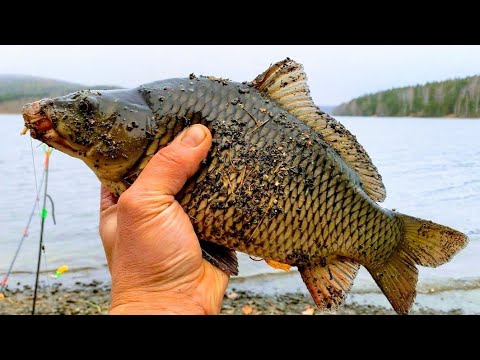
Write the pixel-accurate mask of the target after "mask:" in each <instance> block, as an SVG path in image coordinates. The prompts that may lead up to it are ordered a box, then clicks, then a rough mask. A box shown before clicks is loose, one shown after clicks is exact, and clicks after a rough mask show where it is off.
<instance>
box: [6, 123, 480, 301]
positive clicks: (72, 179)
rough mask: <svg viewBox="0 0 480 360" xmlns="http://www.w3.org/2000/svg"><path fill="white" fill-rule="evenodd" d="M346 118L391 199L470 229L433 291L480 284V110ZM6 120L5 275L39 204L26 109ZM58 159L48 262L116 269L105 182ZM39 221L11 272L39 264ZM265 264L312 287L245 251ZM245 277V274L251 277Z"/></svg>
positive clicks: (39, 158) (423, 278)
mask: <svg viewBox="0 0 480 360" xmlns="http://www.w3.org/2000/svg"><path fill="white" fill-rule="evenodd" d="M338 119H339V120H340V121H341V122H342V123H343V124H344V125H345V126H346V127H347V128H348V129H350V130H351V131H352V132H353V133H354V134H355V135H356V136H357V138H358V140H359V141H360V143H361V144H363V146H364V147H365V148H366V149H367V151H368V153H369V154H370V156H371V158H372V159H373V161H374V163H375V165H376V166H377V167H378V169H379V171H380V173H381V174H382V176H383V179H384V183H385V186H386V188H387V199H386V201H385V202H384V203H383V206H384V207H387V208H395V209H397V211H399V212H402V213H405V214H409V215H414V216H417V217H422V218H426V219H430V220H433V221H435V222H439V223H441V224H445V225H448V226H451V227H453V228H455V229H458V230H460V231H463V232H465V233H466V234H467V235H468V236H469V237H470V239H471V243H470V245H469V246H468V247H467V248H466V249H465V250H464V251H463V252H462V253H461V254H460V255H459V256H457V257H456V258H454V260H453V261H452V262H451V263H449V264H448V265H445V266H443V267H441V268H439V269H422V270H421V272H420V285H421V286H423V287H424V288H425V291H427V290H428V289H429V288H430V287H432V286H435V287H443V288H445V289H447V288H448V289H450V288H457V287H458V288H465V286H467V287H476V286H477V285H478V280H479V279H480V253H479V251H480V241H479V240H480V146H479V144H480V140H479V138H480V120H471V119H418V118H378V117H375V118H374V117H372V118H370V117H338ZM0 122H1V123H2V129H4V130H3V131H4V137H3V141H2V151H1V153H0V169H1V171H0V185H1V189H2V195H1V197H0V230H1V231H0V276H2V275H3V273H4V272H5V270H6V269H7V268H8V264H9V262H10V260H11V258H12V256H13V254H14V252H15V248H16V246H17V243H18V241H19V239H20V237H21V235H22V233H23V229H24V227H25V224H26V221H27V219H28V215H29V213H30V211H31V208H32V205H33V201H34V199H35V177H34V167H33V164H32V154H31V151H32V150H31V146H30V139H29V137H28V136H24V137H21V136H19V133H20V130H21V128H22V119H21V116H19V115H0ZM32 144H33V149H34V155H35V168H36V172H37V182H39V181H40V175H41V172H42V162H43V158H44V155H43V146H38V145H39V144H40V143H39V142H37V141H36V140H33V141H32ZM50 169H51V171H50V177H49V190H48V193H49V194H50V195H51V197H52V198H53V199H54V201H55V215H56V220H57V225H56V226H55V225H54V224H53V222H52V219H51V218H50V217H49V218H48V219H47V222H46V231H45V245H46V262H47V268H48V269H49V270H54V269H56V268H57V267H58V266H61V265H63V264H67V265H68V266H70V267H71V268H72V269H86V270H87V274H88V271H90V274H95V276H97V277H98V276H100V277H101V276H104V277H105V278H106V277H108V270H107V268H106V267H105V257H104V254H103V249H102V245H101V241H100V238H99V236H98V197H99V195H98V194H99V189H100V186H99V182H98V180H97V178H96V177H95V175H94V174H93V173H92V172H91V171H90V170H89V169H88V168H87V167H86V166H85V165H84V164H83V163H82V162H81V161H80V160H77V159H74V158H71V157H69V156H67V155H65V154H62V153H60V152H58V151H54V152H53V155H52V157H51V162H50ZM39 228H40V216H39V213H38V211H37V214H36V216H35V218H34V221H33V223H32V226H31V228H30V236H28V237H27V238H26V240H25V243H24V245H23V248H22V250H21V253H20V256H19V258H18V260H17V263H16V266H15V268H14V271H15V274H14V275H13V276H12V279H14V278H15V277H17V278H19V277H22V276H23V277H25V276H27V275H28V273H31V272H34V271H35V267H36V256H37V255H36V252H37V246H38V234H39ZM44 269H45V267H44ZM84 273H85V272H84ZM265 273H275V274H274V275H268V276H271V278H272V279H271V281H272V282H273V285H271V288H278V287H280V288H281V289H280V290H285V291H287V290H297V289H302V288H303V285H302V282H301V280H299V279H297V277H298V274H295V273H293V275H291V276H289V277H288V276H287V277H284V280H282V281H277V280H275V279H277V278H280V277H281V275H276V273H277V271H276V270H273V269H271V268H269V267H268V266H266V265H264V263H263V262H255V261H251V260H250V259H249V258H248V257H247V256H241V257H240V275H241V276H243V277H251V278H252V279H254V278H262V277H263V278H265V275H264V274H265ZM22 274H23V275H22ZM282 274H283V273H282ZM28 276H29V275H28ZM70 276H73V275H70ZM82 276H88V275H82ZM92 276H93V275H92ZM64 277H65V278H66V277H67V275H65V276H64ZM287 278H289V279H290V278H292V279H293V278H294V280H292V281H290V280H288V279H287ZM32 281H33V279H32ZM237 281H238V284H240V283H241V281H242V280H241V279H240V280H237ZM12 282H13V280H12ZM275 284H277V285H275ZM465 284H467V285H465ZM239 286H240V285H239ZM478 287H479V288H480V286H478ZM354 289H357V291H360V292H361V291H369V290H368V289H371V290H372V291H374V290H375V291H376V287H375V284H374V283H373V281H372V280H370V278H369V276H368V274H367V273H366V272H365V271H363V272H361V273H360V274H359V277H358V279H357V281H356V284H355V287H354Z"/></svg>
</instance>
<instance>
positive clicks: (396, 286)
mask: <svg viewBox="0 0 480 360" xmlns="http://www.w3.org/2000/svg"><path fill="white" fill-rule="evenodd" d="M397 217H398V218H399V219H400V220H401V221H402V223H403V230H404V232H403V236H404V238H403V241H401V243H400V246H399V248H398V249H397V250H396V251H395V253H393V255H392V256H391V257H390V259H389V260H388V261H387V262H386V263H385V264H384V265H383V266H382V267H380V268H376V269H374V270H370V273H371V275H372V277H373V278H374V279H375V281H376V282H377V284H378V286H379V287H380V288H381V289H382V291H383V293H384V294H385V296H386V297H387V298H388V300H389V301H390V303H391V304H392V306H393V308H394V309H395V311H396V312H397V313H399V314H407V313H408V312H409V311H410V309H411V308H412V305H413V302H414V300H415V295H416V290H415V288H416V284H417V279H418V271H417V268H416V266H415V264H418V265H422V266H429V267H437V266H440V265H442V264H445V263H446V262H448V261H450V259H451V258H452V257H453V256H454V255H455V254H456V253H457V252H459V251H460V250H461V249H463V248H464V247H465V246H466V245H467V243H468V237H467V236H466V235H464V234H462V233H461V232H458V231H456V230H453V229H451V228H449V227H446V226H443V225H439V224H435V223H433V222H431V221H427V220H422V219H417V218H414V217H411V216H408V215H403V214H397Z"/></svg>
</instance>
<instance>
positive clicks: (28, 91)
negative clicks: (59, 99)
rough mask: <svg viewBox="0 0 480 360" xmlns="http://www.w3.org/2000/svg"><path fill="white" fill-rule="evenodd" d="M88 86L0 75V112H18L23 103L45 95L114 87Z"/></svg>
mask: <svg viewBox="0 0 480 360" xmlns="http://www.w3.org/2000/svg"><path fill="white" fill-rule="evenodd" d="M115 88H116V87H114V86H103V85H99V86H88V85H81V84H74V83H69V82H65V81H59V80H52V79H44V78H39V77H35V76H25V75H0V113H20V112H21V111H22V107H23V105H25V104H26V103H29V102H32V101H35V100H39V99H42V98H45V97H56V96H61V95H66V94H69V93H71V92H74V91H78V90H83V89H115Z"/></svg>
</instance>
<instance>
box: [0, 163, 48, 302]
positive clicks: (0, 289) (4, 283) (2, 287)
mask: <svg viewBox="0 0 480 360" xmlns="http://www.w3.org/2000/svg"><path fill="white" fill-rule="evenodd" d="M44 179H45V172H44V173H43V175H42V180H41V181H40V187H42V185H43V181H44ZM39 200H40V199H39V194H38V193H36V194H35V202H34V204H33V208H32V211H31V212H30V216H29V218H28V221H27V225H26V226H25V229H24V230H23V235H22V237H21V239H20V242H19V244H18V246H17V250H16V251H15V255H14V256H13V259H12V261H11V263H10V266H9V267H8V270H7V273H6V274H5V276H4V277H3V280H2V282H1V283H0V292H2V293H3V292H4V290H5V289H6V287H7V281H8V278H9V277H10V274H11V273H12V269H13V265H14V264H15V261H16V260H17V257H18V254H19V253H20V248H21V247H22V245H23V241H24V240H25V238H26V237H27V236H28V229H29V228H30V224H31V222H32V219H33V215H34V214H35V210H36V209H37V204H38V202H39Z"/></svg>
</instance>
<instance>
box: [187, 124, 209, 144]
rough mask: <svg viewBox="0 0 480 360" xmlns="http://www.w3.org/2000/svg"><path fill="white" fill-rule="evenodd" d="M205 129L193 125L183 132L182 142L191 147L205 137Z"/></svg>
mask: <svg viewBox="0 0 480 360" xmlns="http://www.w3.org/2000/svg"><path fill="white" fill-rule="evenodd" d="M205 136H206V134H205V131H204V130H203V128H202V126H200V125H193V126H192V127H190V128H188V129H187V131H185V133H184V134H183V137H182V142H183V143H184V144H186V145H189V146H191V147H196V146H198V145H200V144H201V143H202V141H203V140H204V139H205Z"/></svg>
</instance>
